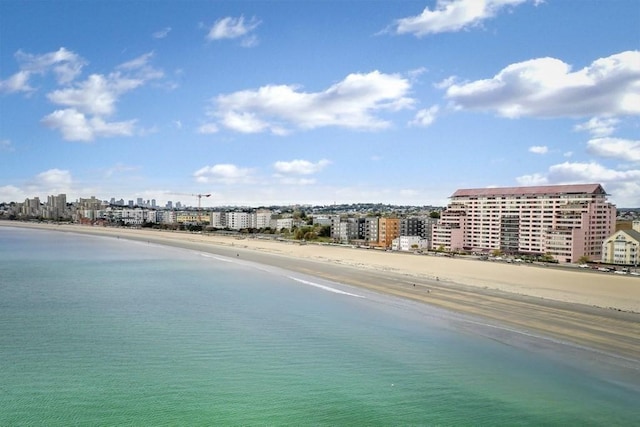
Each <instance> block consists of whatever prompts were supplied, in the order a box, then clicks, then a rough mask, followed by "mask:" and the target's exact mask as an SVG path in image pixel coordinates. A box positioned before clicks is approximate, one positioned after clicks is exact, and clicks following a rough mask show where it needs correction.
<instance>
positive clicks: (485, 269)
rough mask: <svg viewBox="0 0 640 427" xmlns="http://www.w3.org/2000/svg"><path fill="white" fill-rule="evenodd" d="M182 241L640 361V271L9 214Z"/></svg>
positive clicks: (73, 228)
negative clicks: (605, 270)
mask: <svg viewBox="0 0 640 427" xmlns="http://www.w3.org/2000/svg"><path fill="white" fill-rule="evenodd" d="M0 226H19V227H32V228H33V227H35V228H45V229H50V230H58V231H62V232H76V233H84V234H96V235H103V236H111V237H120V238H127V239H133V240H139V241H147V242H149V243H155V244H164V245H171V246H177V247H182V248H187V249H192V250H198V251H203V252H208V253H215V254H218V255H223V256H232V257H241V258H242V259H243V260H247V261H252V262H257V263H261V264H267V265H273V266H276V267H281V268H285V269H288V270H291V271H296V272H300V273H304V274H308V275H312V276H316V277H321V278H324V279H328V280H332V281H335V282H338V283H344V284H347V285H352V286H358V287H364V288H367V289H371V290H373V291H376V292H379V293H385V294H390V295H394V296H397V297H401V298H408V299H412V300H414V301H419V302H422V303H426V304H429V305H433V306H437V307H441V308H445V309H449V310H453V311H456V312H459V313H463V314H467V315H473V316H480V317H482V318H483V319H484V320H486V321H488V322H496V323H497V324H498V323H499V324H500V325H506V326H507V327H510V328H514V329H517V330H522V331H526V332H527V333H531V334H536V335H541V336H548V337H552V338H553V339H556V340H562V341H567V342H571V343H574V344H578V345H581V346H587V347H589V348H593V349H596V350H598V351H601V352H603V353H606V354H610V355H615V356H617V357H620V358H623V359H629V360H631V361H633V362H634V363H638V362H640V277H638V276H628V275H627V276H625V275H616V274H611V273H602V272H597V271H590V270H583V269H578V268H570V267H568V268H562V267H555V266H554V267H544V266H538V265H531V264H507V263H501V262H492V261H480V260H477V259H464V258H455V257H454V258H449V257H440V256H434V255H429V256H427V255H416V254H412V253H410V254H409V253H397V252H390V251H388V252H387V251H381V250H374V249H358V248H351V247H344V246H335V245H317V244H305V245H301V244H298V243H290V242H281V241H275V240H265V239H252V238H243V239H239V238H237V237H228V236H222V235H215V234H196V233H184V232H169V231H157V230H146V229H138V230H136V229H125V228H105V227H91V226H81V225H52V224H35V223H22V222H8V221H3V222H0Z"/></svg>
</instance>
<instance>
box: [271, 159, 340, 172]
mask: <svg viewBox="0 0 640 427" xmlns="http://www.w3.org/2000/svg"><path fill="white" fill-rule="evenodd" d="M330 164H331V162H330V161H329V160H326V159H322V160H320V161H318V162H317V163H313V162H310V161H308V160H291V161H289V162H285V161H278V162H275V163H274V164H273V168H274V169H275V170H276V171H278V172H279V173H282V174H292V175H311V174H314V173H318V172H320V171H321V170H322V169H324V168H325V167H327V166H328V165H330Z"/></svg>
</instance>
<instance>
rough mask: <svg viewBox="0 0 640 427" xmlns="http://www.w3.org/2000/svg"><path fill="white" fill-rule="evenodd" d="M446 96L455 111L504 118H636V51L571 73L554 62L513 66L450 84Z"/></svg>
mask: <svg viewBox="0 0 640 427" xmlns="http://www.w3.org/2000/svg"><path fill="white" fill-rule="evenodd" d="M446 96H447V98H449V99H450V100H451V101H452V102H453V104H454V106H455V107H457V108H460V109H469V110H481V111H491V110H495V111H496V112H497V113H498V114H499V115H501V116H504V117H522V116H532V117H584V116H613V115H624V114H640V51H626V52H621V53H618V54H615V55H611V56H609V57H606V58H600V59H597V60H596V61H594V62H593V63H592V64H591V65H589V66H587V67H585V68H583V69H581V70H578V71H574V72H572V71H571V66H570V65H568V64H566V63H564V62H562V61H560V60H558V59H555V58H538V59H532V60H529V61H525V62H519V63H516V64H512V65H509V66H507V67H506V68H504V69H503V70H502V71H500V72H499V73H498V74H496V75H495V76H494V77H492V78H490V79H486V80H477V81H474V82H470V83H464V84H452V85H451V86H449V88H448V89H447V93H446Z"/></svg>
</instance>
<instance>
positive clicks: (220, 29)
mask: <svg viewBox="0 0 640 427" xmlns="http://www.w3.org/2000/svg"><path fill="white" fill-rule="evenodd" d="M259 25H260V21H259V20H258V19H256V18H255V17H254V18H251V19H250V20H248V21H245V19H244V16H241V17H239V18H234V17H231V16H228V17H226V18H222V19H219V20H217V21H216V22H215V23H214V24H213V26H212V27H211V28H210V29H209V32H208V33H207V40H223V39H236V38H239V37H243V38H244V39H243V42H242V44H243V46H245V47H250V46H254V45H255V44H256V43H257V38H256V37H255V35H253V34H250V33H251V32H252V31H254V30H255V29H256V28H258V26H259Z"/></svg>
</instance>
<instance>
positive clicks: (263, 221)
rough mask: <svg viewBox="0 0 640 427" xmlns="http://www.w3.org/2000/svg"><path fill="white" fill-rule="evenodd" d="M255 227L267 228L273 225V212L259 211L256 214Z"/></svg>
mask: <svg viewBox="0 0 640 427" xmlns="http://www.w3.org/2000/svg"><path fill="white" fill-rule="evenodd" d="M254 217H255V225H254V228H258V229H261V228H267V227H269V224H271V211H269V210H259V211H257V212H255V213H254Z"/></svg>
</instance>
